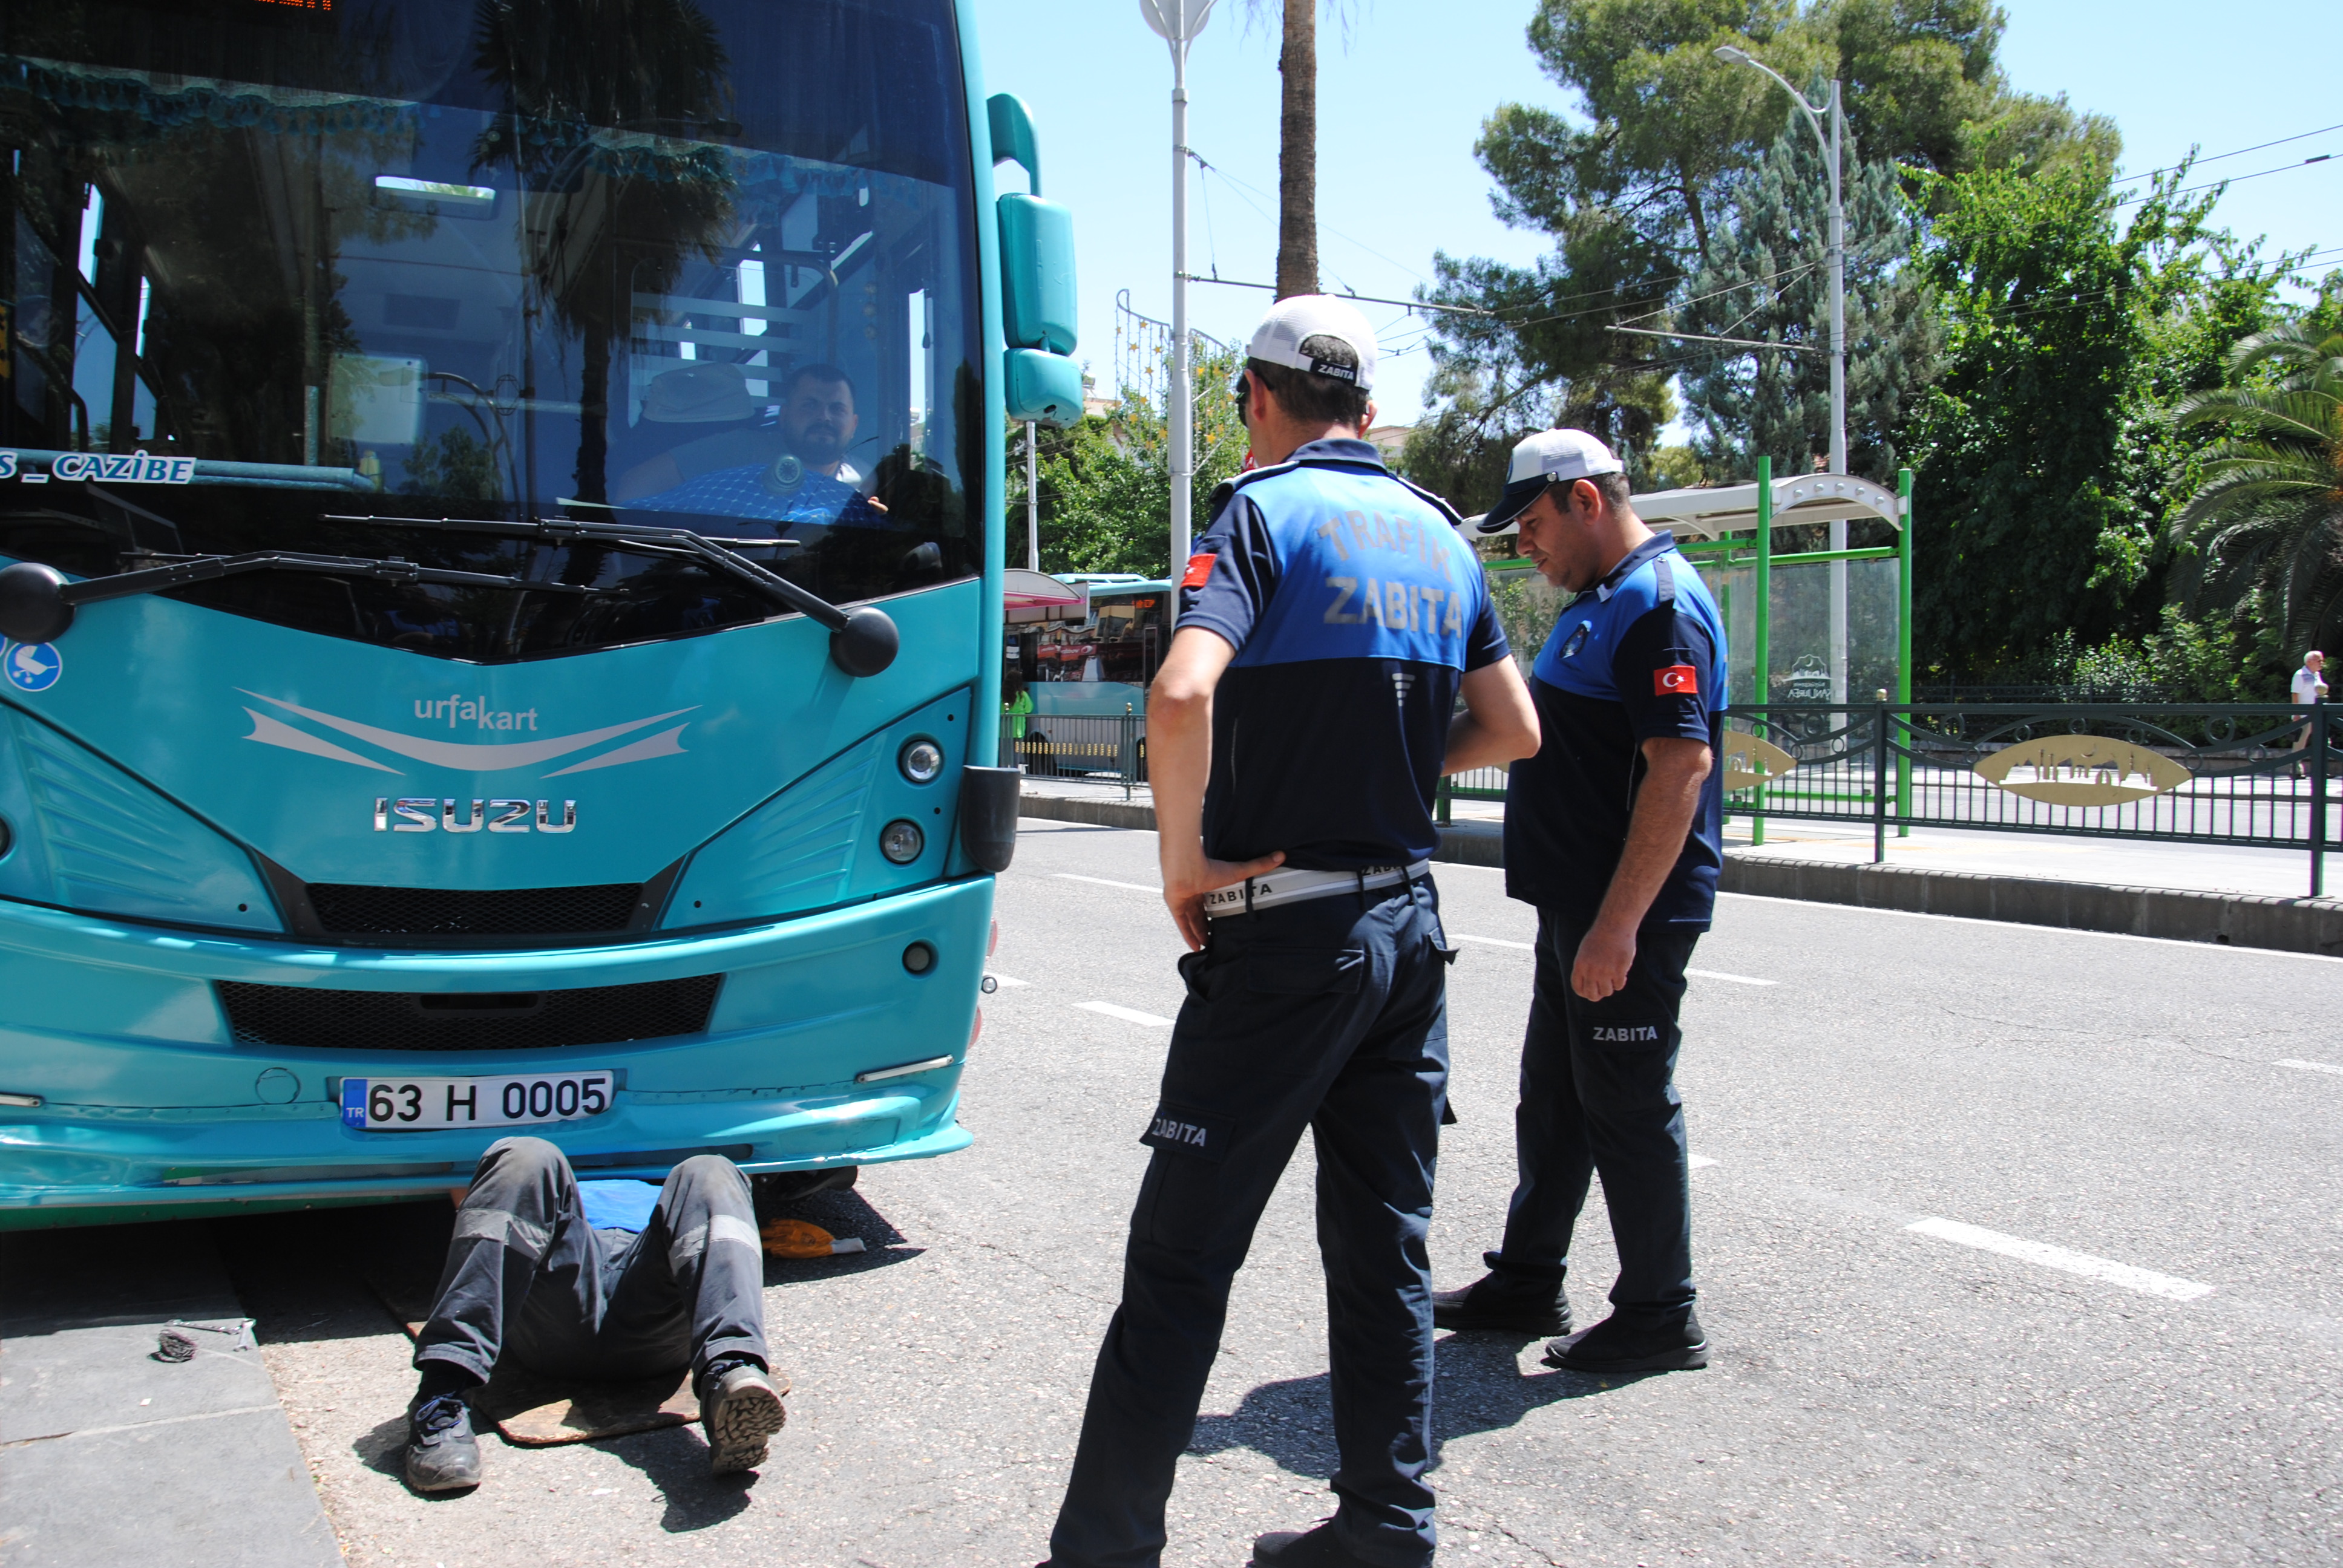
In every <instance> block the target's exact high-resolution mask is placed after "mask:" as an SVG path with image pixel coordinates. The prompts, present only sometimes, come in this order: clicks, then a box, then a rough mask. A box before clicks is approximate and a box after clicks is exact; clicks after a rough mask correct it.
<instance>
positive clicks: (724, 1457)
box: [699, 1362, 789, 1475]
mask: <svg viewBox="0 0 2343 1568" xmlns="http://www.w3.org/2000/svg"><path fill="white" fill-rule="evenodd" d="M787 1392H789V1379H787V1378H786V1377H781V1378H776V1377H774V1376H773V1375H771V1374H770V1373H769V1372H766V1371H765V1369H764V1368H763V1367H760V1366H759V1365H758V1364H757V1363H756V1362H737V1363H735V1364H734V1365H732V1366H729V1367H722V1368H711V1369H709V1376H708V1378H707V1379H706V1380H705V1381H704V1382H702V1383H701V1385H700V1390H699V1424H700V1428H701V1430H703V1431H704V1432H707V1434H708V1471H709V1474H711V1475H723V1474H726V1473H729V1472H732V1471H735V1470H754V1469H756V1468H757V1466H759V1465H760V1464H762V1463H764V1462H765V1442H766V1440H767V1439H768V1438H769V1437H771V1436H772V1435H773V1433H775V1432H779V1431H780V1430H781V1426H782V1424H783V1423H784V1422H787V1421H788V1420H789V1412H788V1411H786V1410H784V1409H782V1408H781V1396H782V1395H783V1394H785V1393H787Z"/></svg>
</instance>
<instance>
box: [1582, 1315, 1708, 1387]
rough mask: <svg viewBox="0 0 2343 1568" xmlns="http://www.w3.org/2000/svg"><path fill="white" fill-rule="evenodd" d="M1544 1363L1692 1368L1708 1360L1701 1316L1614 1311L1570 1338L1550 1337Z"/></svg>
mask: <svg viewBox="0 0 2343 1568" xmlns="http://www.w3.org/2000/svg"><path fill="white" fill-rule="evenodd" d="M1545 1364H1546V1365H1548V1366H1554V1367H1563V1368H1565V1369H1566V1370H1568V1371H1571V1372H1598V1373H1599V1372H1691V1371H1693V1370H1694V1369H1695V1368H1698V1367H1704V1366H1706V1365H1707V1364H1708V1336H1707V1335H1705V1334H1704V1333H1702V1332H1701V1329H1700V1320H1699V1319H1698V1318H1696V1317H1694V1316H1693V1315H1692V1313H1691V1312H1689V1311H1687V1312H1685V1313H1684V1316H1682V1317H1677V1316H1676V1315H1675V1314H1674V1313H1669V1314H1668V1315H1667V1316H1665V1317H1659V1318H1654V1317H1648V1316H1645V1315H1644V1314H1641V1313H1637V1314H1634V1315H1630V1314H1628V1313H1625V1312H1613V1313H1612V1314H1611V1315H1610V1316H1609V1317H1607V1318H1605V1319H1604V1320H1603V1321H1602V1322H1599V1323H1597V1324H1595V1325H1594V1327H1593V1328H1591V1329H1589V1330H1587V1331H1586V1332H1584V1333H1583V1334H1581V1335H1579V1336H1578V1337H1577V1338H1576V1339H1574V1340H1554V1341H1551V1342H1548V1344H1547V1345H1546V1347H1545Z"/></svg>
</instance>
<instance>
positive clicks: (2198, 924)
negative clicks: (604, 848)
mask: <svg viewBox="0 0 2343 1568" xmlns="http://www.w3.org/2000/svg"><path fill="white" fill-rule="evenodd" d="M1021 809H1022V810H1023V813H1024V814H1025V815H1026V816H1028V817H1040V818H1048V819H1056V820H1059V821H1073V822H1095V823H1098V824H1100V825H1101V826H1106V827H1117V828H1141V829H1149V830H1152V829H1153V828H1154V826H1155V808H1154V804H1153V802H1152V800H1151V799H1150V798H1149V795H1148V792H1147V790H1146V789H1144V788H1143V787H1142V788H1139V789H1134V790H1133V791H1132V793H1131V799H1130V800H1129V801H1128V802H1125V801H1124V799H1123V798H1122V791H1121V789H1120V788H1115V789H1107V788H1103V787H1101V786H1097V785H1080V784H1068V783H1065V782H1062V781H1059V780H1054V779H1029V780H1028V781H1027V783H1026V786H1025V791H1024V805H1023V807H1022V808H1021ZM1503 815H1504V809H1503V805H1502V803H1500V802H1498V801H1493V800H1486V801H1483V800H1459V801H1456V802H1454V804H1453V810H1452V816H1453V822H1452V823H1451V825H1450V826H1449V827H1448V828H1446V829H1443V830H1442V832H1441V847H1440V853H1439V856H1438V859H1443V860H1446V861H1450V862H1453V863H1459V864H1464V865H1476V866H1502V865H1503V864H1504V840H1503V829H1504V822H1503ZM1750 837H1751V835H1750V825H1749V822H1748V820H1747V819H1739V818H1736V819H1729V820H1728V821H1727V823H1726V825H1725V877H1724V882H1723V887H1724V890H1725V891H1726V892H1731V893H1748V894H1754V895H1755V896H1758V897H1761V898H1778V899H1802V900H1807V901H1809V902H1815V903H1833V904H1855V905H1861V906H1864V907H1867V908H1875V909H1893V910H1904V911H1906V912H1908V913H1913V914H1941V915H1955V916H1959V917H1962V918H1964V919H1969V920H2009V921H2015V922H2017V923H2020V924H2025V925H2040V926H2058V927H2066V928H2068V929H2072V930H2095V931H2117V932H2122V933H2125V934H2127V935H2131V936H2144V937H2162V938H2167V939H2171V940H2180V941H2202V942H2214V943H2225V944H2233V945H2236V946H2239V947H2258V948H2274V949H2278V950H2283V951H2288V952H2307V953H2321V954H2325V955H2328V956H2329V957H2343V900H2338V899H2311V898H2308V897H2304V896H2302V895H2303V894H2304V892H2305V891H2306V890H2307V889H2308V885H2309V869H2310V868H2309V856H2308V855H2307V854H2305V853H2302V852H2299V851H2295V850H2285V849H2231V848H2228V847H2227V846H2222V845H2207V844H2164V843H2153V842H2147V841H2142V840H2137V839H2087V838H2077V837H2067V836H2064V835H2052V834H2037V833H1992V832H1972V831H1967V830H1962V829H1935V828H1931V829H1913V831H1912V834H1911V836H1910V837H1908V838H1904V839H1898V838H1896V836H1895V835H1894V833H1893V831H1892V830H1891V832H1890V834H1889V836H1888V839H1887V859H1886V861H1885V864H1879V865H1875V864H1873V863H1872V859H1871V855H1872V836H1871V832H1870V829H1869V828H1868V827H1867V826H1865V827H1860V828H1858V827H1855V826H1853V825H1851V824H1850V825H1841V824H1838V823H1834V822H1783V821H1778V820H1769V821H1768V822H1767V823H1766V825H1765V844H1764V845H1763V846H1755V845H1752V844H1751V843H1750ZM2338 875H2343V867H2338Z"/></svg>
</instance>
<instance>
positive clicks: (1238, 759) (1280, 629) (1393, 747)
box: [1180, 440, 1508, 871]
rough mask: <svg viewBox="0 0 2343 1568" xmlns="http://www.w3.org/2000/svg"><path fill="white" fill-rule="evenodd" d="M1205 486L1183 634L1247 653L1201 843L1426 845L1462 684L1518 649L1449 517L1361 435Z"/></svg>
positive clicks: (1256, 849)
mask: <svg viewBox="0 0 2343 1568" xmlns="http://www.w3.org/2000/svg"><path fill="white" fill-rule="evenodd" d="M1214 500H1215V504H1216V508H1217V509H1216V510H1215V511H1214V513H1213V516H1212V522H1211V523H1210V524H1209V525H1208V526H1207V527H1206V528H1205V529H1204V534H1203V537H1202V538H1201V539H1199V540H1198V541H1197V543H1196V546H1195V553H1194V555H1192V557H1191V558H1189V561H1188V569H1187V573H1186V575H1185V577H1184V578H1182V582H1181V591H1180V626H1181V628H1182V629H1183V630H1184V629H1185V628H1189V627H1202V628H1205V629H1206V630H1209V631H1211V632H1212V633H1214V634H1215V635H1217V636H1219V637H1220V638H1222V639H1224V640H1225V641H1226V642H1227V643H1228V644H1229V646H1230V647H1232V648H1235V649H1236V650H1237V652H1236V657H1235V658H1233V659H1232V660H1231V661H1230V664H1229V668H1228V669H1227V670H1226V671H1225V672H1224V673H1223V674H1222V677H1221V682H1220V685H1219V687H1218V689H1216V690H1215V691H1214V693H1213V697H1212V779H1211V783H1210V785H1209V786H1208V788H1207V789H1206V791H1205V796H1204V852H1205V853H1206V854H1208V855H1211V856H1212V857H1213V858H1214V859H1222V860H1248V859H1253V858H1254V857H1256V856H1260V855H1265V854H1268V853H1269V852H1270V851H1272V850H1274V849H1282V850H1284V851H1285V857H1286V864H1288V865H1290V866H1296V867H1301V868H1304V869H1314V870H1340V871H1349V870H1361V869H1367V868H1369V867H1374V866H1390V865H1394V864H1398V865H1404V864H1407V863H1409V862H1412V861H1414V860H1418V859H1424V858H1425V857H1427V856H1429V855H1430V854H1431V853H1432V852H1433V849H1436V848H1438V846H1439V841H1440V834H1439V829H1437V828H1435V827H1434V826H1433V790H1434V788H1435V787H1436V785H1437V784H1438V782H1439V779H1440V769H1441V763H1442V762H1443V759H1445V758H1446V755H1447V750H1448V724H1449V719H1450V718H1451V716H1452V715H1453V713H1454V712H1455V707H1456V689H1457V687H1458V685H1459V683H1460V682H1461V681H1462V680H1463V677H1464V674H1465V672H1466V671H1467V670H1473V669H1478V668H1481V667H1482V666H1483V665H1486V664H1493V663H1494V662H1495V661H1496V660H1498V659H1500V658H1505V657H1506V654H1507V651H1508V650H1507V648H1506V646H1505V634H1504V632H1503V630H1501V629H1500V628H1499V627H1498V625H1497V617H1496V612H1495V609H1494V608H1493V606H1492V605H1491V603H1490V599H1489V589H1488V584H1487V582H1486V580H1485V579H1484V578H1483V577H1482V575H1481V566H1480V562H1479V561H1478V560H1476V559H1475V558H1473V550H1472V547H1470V546H1469V545H1467V544H1465V543H1464V541H1463V539H1462V538H1458V537H1457V533H1456V528H1455V521H1454V518H1455V514H1454V513H1453V511H1451V510H1450V509H1449V508H1448V506H1447V503H1445V502H1444V501H1442V500H1440V499H1439V498H1437V497H1434V496H1433V495H1431V494H1430V493H1429V492H1427V491H1423V490H1419V489H1417V488H1416V487H1414V486H1413V485H1410V484H1409V483H1407V482H1406V481H1405V480H1403V479H1402V478H1400V477H1397V476H1396V475H1394V474H1393V473H1392V472H1391V471H1390V470H1389V469H1387V468H1386V467H1383V455H1382V454H1381V453H1379V452H1378V451H1376V450H1375V448H1374V447H1373V446H1371V445H1369V444H1368V443H1367V442H1364V441H1355V440H1326V441H1312V442H1311V443H1309V444H1308V445H1307V446H1304V447H1301V448H1300V449H1298V450H1297V451H1295V452H1294V454H1293V456H1292V458H1291V459H1289V460H1288V461H1286V462H1284V463H1281V464H1279V465H1277V466H1276V467H1272V468H1263V469H1258V470H1255V471H1254V472H1252V473H1250V474H1245V475H1242V476H1241V477H1239V478H1237V479H1236V480H1235V481H1233V482H1232V484H1231V485H1229V486H1227V487H1224V493H1222V494H1218V495H1216V496H1215V497H1214Z"/></svg>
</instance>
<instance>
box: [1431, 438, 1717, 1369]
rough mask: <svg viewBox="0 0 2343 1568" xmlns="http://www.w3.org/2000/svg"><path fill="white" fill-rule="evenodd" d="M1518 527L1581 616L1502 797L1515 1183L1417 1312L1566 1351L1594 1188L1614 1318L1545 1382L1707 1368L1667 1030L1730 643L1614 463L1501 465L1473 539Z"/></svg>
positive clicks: (1586, 451) (1677, 996) (1709, 847)
mask: <svg viewBox="0 0 2343 1568" xmlns="http://www.w3.org/2000/svg"><path fill="white" fill-rule="evenodd" d="M1516 527H1517V528H1519V530H1520V535H1521V548H1522V552H1523V554H1524V555H1526V556H1528V557H1529V558H1530V560H1531V561H1532V562H1534V564H1535V565H1536V567H1537V568H1538V571H1539V572H1540V573H1541V574H1542V575H1543V576H1544V578H1545V579H1546V580H1547V581H1548V582H1550V583H1553V584H1554V586H1555V587H1557V588H1566V589H1568V590H1569V591H1570V592H1571V593H1573V594H1574V595H1575V596H1576V597H1575V598H1573V599H1572V600H1571V601H1570V603H1569V605H1568V606H1567V607H1566V608H1564V610H1563V612H1562V614H1561V616H1560V618H1558V619H1557V620H1556V621H1555V622H1554V631H1553V634H1552V635H1551V636H1550V637H1548V638H1547V639H1546V644H1545V648H1544V650H1543V651H1541V652H1540V653H1539V655H1538V657H1537V662H1536V664H1535V666H1534V668H1533V669H1532V671H1531V679H1530V689H1531V692H1532V693H1533V695H1534V697H1535V699H1536V701H1537V709H1538V722H1539V725H1540V727H1541V729H1542V730H1543V732H1544V738H1545V743H1544V749H1541V750H1540V751H1539V753H1538V754H1537V756H1536V757H1534V758H1533V759H1529V760H1527V761H1525V762H1523V763H1521V764H1520V765H1518V766H1516V767H1515V768H1514V769H1513V770H1512V773H1511V775H1510V777H1509V778H1508V779H1507V780H1506V785H1505V891H1506V892H1507V893H1508V894H1509V895H1511V896H1512V897H1513V898H1516V899H1519V900H1523V902H1525V903H1529V904H1534V905H1535V906H1536V907H1537V911H1538V939H1537V961H1536V980H1535V982H1534V992H1533V995H1532V998H1531V1001H1530V1020H1529V1029H1528V1032H1527V1034H1526V1036H1525V1038H1524V1039H1523V1042H1522V1077H1521V1103H1520V1106H1519V1107H1518V1109H1517V1110H1516V1111H1514V1113H1513V1130H1514V1151H1515V1158H1516V1160H1517V1161H1518V1162H1519V1166H1520V1178H1519V1181H1518V1184H1517V1185H1516V1186H1515V1187H1514V1188H1513V1202H1512V1205H1511V1207H1510V1208H1509V1209H1508V1211H1507V1212H1506V1216H1505V1239H1504V1244H1503V1246H1502V1247H1501V1248H1499V1249H1498V1250H1497V1251H1493V1252H1490V1253H1489V1254H1487V1259H1486V1261H1487V1264H1488V1268H1489V1272H1488V1274H1487V1275H1486V1276H1484V1277H1483V1278H1482V1279H1480V1280H1478V1281H1476V1282H1473V1284H1471V1285H1468V1286H1465V1287H1464V1288H1463V1289H1461V1290H1454V1291H1443V1292H1441V1293H1440V1294H1439V1295H1438V1296H1436V1297H1434V1298H1433V1302H1434V1305H1433V1318H1434V1320H1435V1321H1436V1322H1438V1323H1439V1324H1440V1326H1442V1327H1443V1328H1452V1329H1503V1330H1510V1331H1513V1332H1520V1333H1551V1334H1555V1335H1567V1334H1568V1333H1569V1332H1570V1328H1571V1321H1570V1307H1569V1303H1568V1302H1566V1301H1565V1300H1564V1295H1563V1276H1564V1272H1565V1271H1566V1270H1567V1268H1568V1265H1569V1254H1570V1240H1571V1232H1572V1230H1573V1228H1574V1226H1575V1225H1576V1223H1577V1221H1578V1214H1579V1211H1580V1210H1581V1209H1582V1208H1583V1207H1584V1205H1585V1202H1586V1191H1587V1185H1588V1181H1589V1179H1590V1177H1591V1176H1592V1175H1593V1173H1594V1172H1595V1171H1601V1172H1602V1174H1603V1198H1604V1203H1605V1204H1606V1205H1607V1206H1608V1208H1609V1209H1610V1211H1611V1233H1612V1235H1613V1237H1614V1240H1615V1241H1617V1243H1618V1248H1619V1279H1618V1282H1617V1283H1616V1284H1615V1285H1614V1286H1613V1287H1612V1291H1611V1303H1612V1312H1611V1315H1610V1316H1609V1317H1608V1318H1606V1319H1604V1321H1603V1322H1601V1323H1598V1324H1596V1325H1595V1326H1594V1328H1592V1329H1589V1330H1588V1331H1587V1332H1584V1333H1583V1334H1580V1335H1579V1336H1578V1337H1577V1338H1575V1339H1563V1338H1557V1339H1555V1340H1554V1341H1553V1342H1551V1343H1549V1344H1548V1345H1547V1347H1546V1355H1545V1359H1546V1361H1547V1362H1549V1363H1550V1364H1553V1365H1556V1366H1563V1367H1568V1368H1570V1369H1572V1370H1574V1371H1578V1372H1670V1371H1680V1370H1684V1369H1688V1368H1692V1367H1700V1366H1705V1365H1707V1364H1708V1342H1707V1340H1706V1339H1705V1338H1704V1336H1703V1334H1702V1332H1701V1327H1700V1322H1699V1320H1698V1319H1697V1318H1695V1317H1694V1314H1693V1297H1694V1289H1693V1282H1692V1221H1691V1191H1690V1187H1689V1184H1688V1182H1687V1181H1686V1177H1687V1174H1688V1171H1689V1170H1690V1161H1689V1157H1688V1155H1687V1153H1686V1151H1685V1149H1684V1106H1683V1102H1682V1101H1681V1100H1680V1099H1679V1098H1678V1097H1677V1094H1676V1089H1675V1062H1676V1052H1677V1050H1678V1048H1679V1047H1680V1046H1681V1044H1682V1043H1683V1035H1682V1033H1681V1031H1680V1030H1678V1029H1677V1027H1676V1012H1677V1009H1678V1008H1679V1007H1680V1006H1681V1005H1682V1004H1683V1001H1684V965H1685V964H1686V963H1688V962H1690V961H1691V959H1692V950H1693V944H1694V943H1695V942H1696V941H1698V940H1700V933H1701V932H1703V931H1704V930H1707V929H1708V922H1709V911H1710V909H1711V907H1712V906H1713V905H1714V904H1715V900H1716V878H1717V872H1718V870H1719V869H1721V868H1722V867H1723V865H1724V855H1723V834H1724V802H1725V797H1724V793H1723V789H1722V782H1723V769H1719V768H1716V767H1715V766H1714V755H1713V754H1714V751H1715V745H1716V741H1717V739H1718V736H1719V731H1720V729H1721V723H1720V719H1719V717H1718V709H1719V705H1720V704H1722V703H1723V702H1724V700H1725V626H1724V622H1723V620H1722V619H1721V618H1719V617H1718V615H1717V613H1716V605H1715V601H1714V600H1712V599H1711V598H1709V595H1708V590H1707V588H1705V587H1704V586H1703V584H1702V582H1701V580H1700V577H1699V575H1698V574H1697V573H1695V572H1694V570H1693V568H1692V564H1691V563H1690V562H1689V561H1687V560H1685V559H1684V557H1683V555H1681V554H1680V553H1678V551H1677V549H1676V548H1675V540H1674V538H1672V537H1671V536H1670V535H1669V534H1667V533H1666V532H1664V531H1662V532H1659V533H1654V532H1653V531H1652V530H1651V529H1650V528H1645V527H1644V524H1643V522H1642V521H1641V519H1639V518H1637V517H1636V516H1635V512H1634V507H1633V506H1631V505H1630V504H1629V499H1628V489H1627V479H1626V476H1625V475H1624V474H1623V473H1622V472H1621V471H1620V463H1619V459H1618V458H1617V457H1614V456H1613V455H1612V453H1611V450H1610V448H1609V447H1605V446H1604V444H1603V443H1602V442H1600V441H1598V440H1596V439H1595V438H1594V437H1592V436H1590V435H1588V434H1587V433H1586V432H1584V431H1583V430H1547V431H1544V432H1541V433H1540V434H1538V435H1535V436H1532V437H1529V438H1528V439H1526V440H1524V441H1523V442H1522V443H1521V444H1520V445H1518V446H1517V447H1514V448H1513V463H1512V467H1511V470H1510V473H1509V476H1508V478H1507V482H1506V485H1505V491H1504V495H1503V498H1501V499H1500V500H1499V502H1498V503H1497V505H1496V506H1495V507H1494V508H1492V509H1491V510H1490V511H1489V513H1488V514H1487V515H1486V516H1485V517H1483V518H1482V519H1481V520H1480V522H1479V524H1478V528H1479V531H1480V532H1482V533H1483V534H1493V533H1499V532H1503V531H1504V530H1505V529H1507V528H1516Z"/></svg>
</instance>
